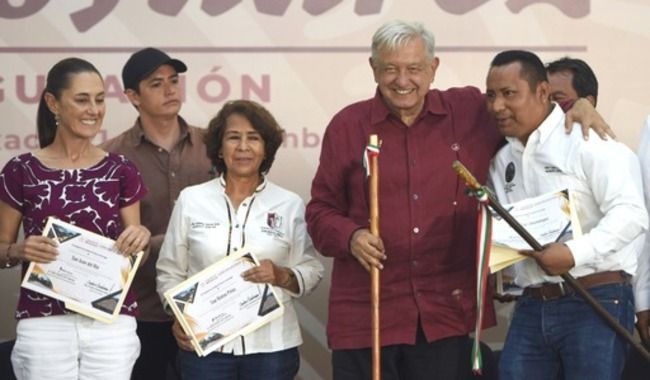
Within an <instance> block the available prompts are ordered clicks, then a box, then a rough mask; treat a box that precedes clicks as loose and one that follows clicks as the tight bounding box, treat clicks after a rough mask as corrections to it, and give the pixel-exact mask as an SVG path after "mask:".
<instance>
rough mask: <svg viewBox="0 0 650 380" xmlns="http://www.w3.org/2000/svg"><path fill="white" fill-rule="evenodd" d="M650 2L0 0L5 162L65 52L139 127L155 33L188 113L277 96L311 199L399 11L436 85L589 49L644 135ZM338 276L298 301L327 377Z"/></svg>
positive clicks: (287, 152) (27, 140)
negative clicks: (328, 146)
mask: <svg viewBox="0 0 650 380" xmlns="http://www.w3.org/2000/svg"><path fill="white" fill-rule="evenodd" d="M648 15H650V4H649V3H648V2H647V1H645V0H598V1H590V0H572V1H560V0H537V1H535V0H409V1H396V0H385V1H383V0H356V1H354V0H345V1H343V0H293V1H291V0H282V1H267V0H229V1H220V0H202V1H198V0H194V1H187V0H149V1H144V0H141V1H125V0H123V1H119V0H103V1H90V0H68V1H49V0H0V19H1V21H0V114H1V115H2V127H1V129H0V162H1V163H2V164H3V165H4V163H5V162H6V161H7V160H8V159H9V158H10V157H12V156H14V155H17V154H19V153H22V152H26V151H29V150H33V149H37V145H38V140H37V138H36V136H35V122H34V120H35V115H36V106H37V103H38V99H39V95H40V92H41V90H42V88H43V86H44V75H45V74H46V73H47V70H48V69H49V68H50V67H51V66H52V65H53V64H54V63H55V62H57V61H58V60H60V59H62V58H65V57H68V56H79V57H82V58H85V59H88V60H89V61H91V62H93V63H95V64H96V66H97V67H98V68H99V70H100V71H101V72H102V74H103V75H104V78H105V84H106V93H107V104H108V111H107V116H106V119H105V122H104V129H103V130H102V132H101V134H100V135H99V136H98V138H97V141H98V142H99V141H102V140H105V139H107V138H110V137H113V136H115V135H117V134H118V133H120V132H121V131H123V130H125V129H126V128H128V127H130V126H131V125H132V123H133V121H134V119H135V117H136V112H135V110H134V109H133V107H131V106H130V105H129V104H128V102H127V100H126V97H125V96H124V95H123V93H122V84H121V76H120V74H121V68H122V65H123V64H124V62H125V61H126V59H127V58H128V56H129V55H130V54H131V53H132V52H134V51H136V50H138V49H140V48H142V47H146V46H156V47H159V48H161V49H163V50H165V51H167V52H168V53H169V54H170V55H172V56H173V57H177V58H180V59H181V60H183V61H185V62H186V63H187V65H188V67H189V71H188V72H187V73H186V75H184V76H183V78H182V86H183V91H184V100H185V102H184V105H183V109H182V111H181V114H182V115H183V116H184V117H185V118H186V119H187V120H188V121H189V122H190V123H192V124H195V125H199V126H205V125H206V124H207V122H208V120H209V119H210V118H211V117H212V116H213V115H214V114H216V112H217V111H218V110H219V108H220V107H221V106H222V105H223V103H224V102H225V101H227V100H229V99H237V98H245V99H252V100H255V101H258V102H261V103H262V104H264V105H265V106H266V107H267V108H269V109H270V110H271V112H272V113H273V114H274V115H275V116H276V117H277V119H278V120H279V121H280V123H281V124H282V126H283V127H284V128H285V129H286V131H287V136H286V141H285V144H284V147H283V148H281V151H280V152H279V154H278V159H277V161H276V164H275V165H274V167H273V170H272V171H271V175H270V177H271V178H272V180H274V181H276V182H277V183H279V184H281V185H282V186H285V187H287V188H289V189H291V190H293V191H295V192H297V193H299V194H300V195H301V196H302V197H303V198H304V199H305V201H307V200H308V199H309V186H310V183H311V179H312V176H313V174H314V172H315V169H316V166H317V163H318V156H319V152H320V141H321V138H322V135H323V131H324V129H325V126H326V125H327V123H328V121H329V119H330V118H331V117H332V115H333V114H334V113H335V112H337V111H338V110H339V109H341V108H342V107H343V106H345V105H347V104H349V103H352V102H355V101H358V100H361V99H365V98H368V97H371V96H373V94H374V91H375V84H374V82H373V78H372V75H371V71H370V68H369V66H368V56H369V52H370V49H369V45H370V39H371V36H372V34H373V32H374V31H375V29H376V28H377V27H378V26H379V25H381V24H382V23H383V22H385V21H388V20H391V19H404V20H417V21H421V22H423V23H424V24H425V25H427V26H428V27H429V28H430V29H431V30H433V31H434V33H435V35H436V39H437V45H438V47H437V55H438V56H439V57H440V60H441V65H440V68H439V70H438V73H437V75H436V80H435V82H434V86H436V87H439V88H447V87H452V86H460V85H474V86H477V87H479V88H484V87H485V86H484V83H485V74H486V71H487V67H488V64H489V62H490V60H491V58H492V57H493V56H494V54H495V53H497V52H499V51H501V50H504V49H510V48H525V49H529V50H533V51H535V52H537V53H538V54H539V55H540V56H541V58H542V59H543V60H544V61H551V60H554V59H556V58H559V57H561V56H565V55H569V56H573V57H578V58H582V59H584V60H586V61H587V62H588V63H589V64H590V65H591V66H592V68H593V69H594V71H595V72H596V75H597V76H598V78H599V81H600V97H599V102H598V110H599V111H600V113H601V114H602V115H603V116H604V117H605V118H606V120H608V122H609V123H610V124H611V125H612V126H613V128H614V130H615V131H616V133H617V135H618V137H619V139H620V140H621V141H622V142H624V143H626V144H628V145H629V146H630V147H631V148H633V149H636V144H637V138H638V136H639V133H640V127H641V124H642V120H643V119H644V117H645V116H646V115H647V114H648V113H650V96H648V85H649V84H650V70H648V68H649V67H650V53H648V49H647V47H648V46H650V28H648V25H647V21H648ZM323 261H324V262H326V264H329V263H327V260H325V259H323ZM18 276H19V271H18V270H5V271H2V272H1V273H0V286H1V288H2V289H3V290H2V291H1V292H0V302H1V303H2V305H3V307H2V308H0V310H1V311H0V313H1V315H0V340H6V339H12V338H13V337H14V334H15V332H14V331H15V324H14V322H13V319H12V310H13V306H14V304H15V298H16V292H17V284H18ZM328 289H329V279H328V278H326V279H325V281H323V283H322V285H321V287H320V288H319V289H318V291H317V292H316V293H315V294H314V295H312V296H310V297H308V298H306V299H304V300H302V301H301V304H300V305H299V311H300V318H301V323H302V327H303V331H304V338H305V344H304V345H303V347H302V359H303V360H302V367H301V372H300V376H301V378H302V379H327V378H330V369H329V366H330V364H329V353H328V351H327V344H326V338H325V330H324V326H325V322H326V318H327V311H326V310H327V293H328ZM508 313H509V310H508V309H507V308H502V310H501V312H500V314H501V315H500V326H499V327H497V328H495V329H492V330H490V331H488V332H487V333H486V335H485V338H486V340H487V341H488V343H490V344H491V345H493V347H496V348H498V347H499V346H500V344H501V343H502V340H503V331H504V330H505V328H506V327H507V315H508Z"/></svg>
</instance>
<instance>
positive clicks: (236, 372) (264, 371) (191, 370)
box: [179, 348, 300, 380]
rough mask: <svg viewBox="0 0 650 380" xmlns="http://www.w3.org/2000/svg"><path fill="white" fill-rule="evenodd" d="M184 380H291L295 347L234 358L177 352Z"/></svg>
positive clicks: (297, 358) (296, 365)
mask: <svg viewBox="0 0 650 380" xmlns="http://www.w3.org/2000/svg"><path fill="white" fill-rule="evenodd" d="M179 360H180V367H181V376H182V378H183V380H259V379H264V380H293V378H294V377H295V376H296V374H297V373H298V368H299V367H300V355H299V354H298V349H297V348H290V349H288V350H283V351H276V352H269V353H261V354H249V355H241V356H235V355H231V354H223V353H220V352H213V353H211V354H210V355H208V356H206V357H203V358H201V357H199V356H197V355H196V354H195V353H194V352H189V351H185V350H179Z"/></svg>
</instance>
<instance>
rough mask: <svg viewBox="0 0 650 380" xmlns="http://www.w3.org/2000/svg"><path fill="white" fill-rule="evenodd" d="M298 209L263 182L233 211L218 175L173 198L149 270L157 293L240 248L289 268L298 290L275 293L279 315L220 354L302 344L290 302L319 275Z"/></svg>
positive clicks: (288, 195)
mask: <svg viewBox="0 0 650 380" xmlns="http://www.w3.org/2000/svg"><path fill="white" fill-rule="evenodd" d="M304 215H305V206H304V203H303V201H302V199H301V198H300V197H299V196H298V195H297V194H295V193H292V192H290V191H288V190H285V189H283V188H281V187H279V186H277V185H275V184H273V183H272V182H270V181H268V180H264V182H263V183H262V184H261V185H260V186H258V187H257V189H256V191H255V193H254V194H253V195H251V196H250V197H248V198H246V199H244V201H243V202H242V203H241V204H240V206H239V208H238V209H235V208H234V207H233V206H232V203H231V202H230V200H229V199H228V197H227V196H226V194H225V181H224V179H223V177H220V178H215V179H214V180H211V181H208V182H205V183H202V184H199V185H195V186H190V187H187V188H185V189H184V190H183V191H182V192H181V193H180V195H179V197H178V200H177V201H176V205H175V206H174V210H173V212H172V216H171V219H170V221H169V226H168V229H167V233H166V235H165V240H164V242H163V245H162V247H161V249H160V255H159V258H158V261H157V264H156V269H157V271H158V275H157V283H158V294H159V295H160V296H161V299H162V300H163V304H165V306H167V305H166V302H165V299H164V297H163V294H164V293H165V291H167V290H168V289H170V288H172V287H174V286H176V285H177V284H179V283H180V282H182V281H184V280H186V279H187V278H189V277H190V276H192V275H194V274H196V273H198V272H200V271H201V270H203V269H205V268H206V267H208V266H210V265H211V264H214V263H215V262H217V261H219V260H220V259H222V258H224V257H225V256H226V255H228V254H230V253H235V252H237V251H238V250H239V249H241V248H242V247H243V246H244V244H246V245H247V246H251V247H255V248H256V251H255V254H256V256H257V258H258V259H259V260H263V259H269V260H271V261H273V263H275V264H276V265H278V266H283V267H287V268H290V269H291V270H292V271H293V273H294V274H295V276H296V279H297V281H298V284H299V287H300V290H299V292H298V293H297V294H294V293H291V292H289V291H288V290H286V289H284V288H278V287H276V288H275V289H276V291H277V292H278V295H279V297H280V299H281V301H282V302H283V304H284V306H285V310H284V314H283V315H282V316H281V317H280V318H277V319H275V320H273V321H271V322H269V323H268V324H266V325H264V326H262V327H260V328H259V329H257V330H255V331H253V332H252V333H250V334H247V335H246V336H243V337H240V338H239V339H233V340H232V341H230V342H229V343H227V344H226V345H225V346H224V347H223V348H222V350H221V351H222V352H224V353H232V354H235V355H245V354H253V353H261V352H275V351H281V350H285V349H288V348H292V347H296V346H298V345H300V344H301V343H302V337H301V334H300V327H299V325H298V318H297V315H296V311H295V308H294V306H293V303H292V299H293V298H296V297H300V296H303V295H305V294H309V293H310V292H312V291H313V290H314V289H315V288H316V286H317V285H318V283H319V282H320V280H321V278H322V277H323V265H322V264H321V263H320V262H319V261H318V260H317V259H316V258H315V253H316V252H315V250H314V247H313V245H312V242H311V238H310V237H309V235H308V234H307V228H306V223H305V219H304Z"/></svg>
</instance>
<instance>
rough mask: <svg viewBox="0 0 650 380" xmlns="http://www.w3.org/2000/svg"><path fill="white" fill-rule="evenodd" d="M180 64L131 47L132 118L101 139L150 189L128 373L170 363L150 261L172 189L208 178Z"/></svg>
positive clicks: (162, 370)
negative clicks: (136, 348)
mask: <svg viewBox="0 0 650 380" xmlns="http://www.w3.org/2000/svg"><path fill="white" fill-rule="evenodd" d="M186 70H187V67H186V66H185V64H184V63H183V62H181V61H179V60H177V59H173V58H171V57H169V56H168V55H167V54H166V53H164V52H162V51H160V50H158V49H154V48H146V49H143V50H140V51H138V52H136V53H134V54H133V55H132V56H131V57H130V58H129V60H128V61H127V62H126V64H125V65H124V68H123V69H122V80H123V82H124V88H125V93H126V95H127V97H128V98H129V101H130V102H131V104H132V105H133V106H134V107H135V108H136V110H137V111H138V118H137V119H136V121H135V124H134V125H133V127H131V128H130V129H128V130H126V131H125V132H123V133H122V134H120V135H119V136H117V137H115V138H113V139H111V140H109V141H107V142H105V143H104V144H103V145H102V147H103V148H104V149H106V150H107V151H110V152H115V153H120V154H123V155H125V156H126V157H128V158H129V159H130V160H131V161H133V162H134V163H135V164H136V166H137V167H138V169H140V172H141V173H142V178H143V180H144V183H145V184H146V185H147V187H148V188H149V189H150V191H149V194H148V195H147V196H146V197H145V198H144V199H142V201H141V202H140V212H141V218H142V224H143V225H145V226H146V227H147V228H149V230H150V231H151V235H152V236H151V247H150V249H151V253H150V256H149V259H148V260H147V261H146V262H145V263H144V265H143V266H142V267H140V269H138V272H137V274H136V276H135V280H134V282H133V285H132V286H131V288H132V289H133V290H134V291H135V293H136V295H137V299H138V305H139V308H140V315H139V317H138V319H137V321H138V330H137V332H138V336H139V338H140V342H141V344H142V350H141V354H140V357H139V358H138V360H137V362H136V364H135V367H134V369H133V376H132V378H133V379H143V380H149V379H165V378H166V376H167V375H166V372H167V370H168V368H175V367H174V363H175V359H176V353H177V351H178V346H177V344H176V341H175V339H174V337H173V335H172V331H171V327H172V320H171V317H170V316H169V315H168V314H167V313H165V311H164V310H163V307H162V305H161V303H160V299H159V298H158V294H157V293H156V270H155V266H156V261H157V260H158V251H159V250H160V246H161V244H162V240H163V236H164V234H165V232H166V230H167V223H168V221H169V217H170V215H171V211H172V209H173V207H174V202H175V201H176V198H177V197H178V194H179V193H180V191H181V190H182V189H183V188H185V187H186V186H189V185H194V184H198V183H201V182H205V181H207V180H209V179H210V178H212V174H211V163H210V161H209V160H208V157H207V155H206V152H205V144H204V142H203V135H204V130H203V129H200V128H197V127H193V126H190V125H188V124H187V123H186V122H185V120H183V118H182V117H180V116H179V115H178V113H179V111H180V109H181V90H180V88H179V78H178V74H179V73H183V72H185V71H186ZM170 365H171V367H170Z"/></svg>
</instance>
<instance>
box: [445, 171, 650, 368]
mask: <svg viewBox="0 0 650 380" xmlns="http://www.w3.org/2000/svg"><path fill="white" fill-rule="evenodd" d="M453 168H454V170H455V171H456V173H458V175H459V176H460V177H461V178H462V179H463V180H464V181H465V184H466V185H467V187H469V188H470V189H472V190H480V191H484V192H485V194H487V196H488V198H489V204H490V207H492V209H493V210H494V211H495V212H496V213H497V214H499V215H500V216H501V217H502V218H503V220H505V221H506V222H507V223H508V224H509V225H510V227H512V229H513V230H515V232H516V233H517V234H519V236H521V237H522V238H523V239H524V240H526V243H528V244H529V245H530V246H531V247H532V248H533V249H534V250H535V251H541V250H543V249H544V247H542V245H541V244H540V243H539V242H538V241H537V240H536V239H535V238H534V237H533V235H531V234H530V233H529V232H528V231H527V230H526V229H525V228H524V226H522V225H521V224H519V222H517V220H516V219H515V218H514V217H513V216H512V215H511V214H510V213H509V212H508V210H506V209H505V208H504V207H503V206H502V205H501V204H500V203H499V201H498V200H497V199H496V197H495V195H494V194H493V193H492V192H491V191H490V190H489V189H488V188H486V187H485V186H482V185H481V184H480V183H479V182H478V181H477V180H476V178H475V177H474V176H473V175H472V173H470V171H469V170H468V169H467V168H466V167H465V166H464V165H463V164H462V163H461V162H460V161H454V164H453ZM560 277H562V279H563V280H564V282H566V283H567V284H569V286H571V287H572V288H573V290H575V292H576V293H578V294H579V295H580V296H581V297H582V298H583V299H584V300H585V302H587V304H589V306H591V307H592V308H593V309H594V311H595V312H596V314H598V315H599V316H600V317H601V318H603V319H604V320H605V322H606V323H607V324H608V325H609V327H611V328H612V329H613V330H614V331H616V333H617V334H619V335H620V336H621V337H622V338H623V339H625V340H626V341H627V342H628V343H630V344H631V345H632V347H634V348H635V349H636V350H637V351H638V352H639V354H641V356H642V357H643V358H644V359H645V360H647V361H648V362H650V353H648V351H646V349H645V348H644V347H643V346H642V345H641V343H639V342H636V341H635V340H634V338H633V337H632V334H630V332H629V331H627V330H626V329H625V328H624V327H623V326H621V324H620V323H618V321H617V320H616V319H614V317H612V315H611V314H609V312H608V311H607V310H605V308H603V306H602V305H601V304H600V303H599V302H598V300H596V299H595V298H594V297H593V296H592V295H591V294H590V293H589V292H587V290H586V289H585V288H583V287H582V285H580V283H579V282H578V281H577V280H576V279H575V277H573V276H572V275H571V274H570V273H568V272H567V273H564V274H561V275H560Z"/></svg>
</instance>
